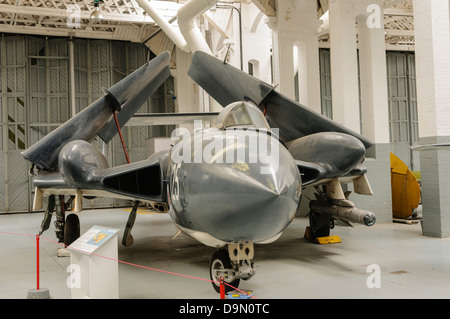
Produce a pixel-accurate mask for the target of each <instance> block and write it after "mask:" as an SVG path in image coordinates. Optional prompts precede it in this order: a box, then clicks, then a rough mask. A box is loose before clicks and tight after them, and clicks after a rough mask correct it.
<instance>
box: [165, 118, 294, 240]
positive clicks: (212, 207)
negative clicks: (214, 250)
mask: <svg viewBox="0 0 450 319" xmlns="http://www.w3.org/2000/svg"><path fill="white" fill-rule="evenodd" d="M167 176H168V179H169V182H168V187H167V188H168V189H167V192H168V199H169V206H170V211H169V212H170V216H171V217H172V219H173V220H174V222H175V224H176V225H177V226H178V227H179V228H180V229H181V230H182V231H184V232H185V233H187V234H189V235H190V236H192V237H194V238H195V239H197V240H199V241H200V242H202V243H204V244H205V245H208V246H213V247H221V246H224V245H225V244H227V243H236V242H254V243H260V242H271V241H273V240H275V239H277V238H278V236H279V235H280V234H281V232H282V231H283V230H284V229H285V228H286V227H287V226H288V225H289V224H290V223H291V221H292V220H293V218H294V216H295V213H296V210H297V208H298V205H299V202H300V194H301V178H300V173H299V170H298V168H297V166H296V164H295V161H294V159H293V157H292V156H291V154H290V153H289V151H288V150H287V149H286V148H285V147H284V146H283V145H282V144H281V143H280V141H279V139H278V137H277V136H275V135H273V133H272V132H270V131H266V130H258V129H255V128H247V127H234V128H233V129H226V130H220V129H215V128H211V129H206V130H201V131H198V132H195V133H194V134H192V136H191V135H190V134H185V135H184V136H183V138H182V139H180V140H179V141H178V142H177V143H176V144H175V145H174V147H173V148H172V150H171V152H170V156H169V161H168V174H167Z"/></svg>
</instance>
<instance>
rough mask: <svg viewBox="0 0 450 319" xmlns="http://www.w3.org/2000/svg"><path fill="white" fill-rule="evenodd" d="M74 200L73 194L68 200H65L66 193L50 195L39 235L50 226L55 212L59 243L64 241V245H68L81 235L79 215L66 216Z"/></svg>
mask: <svg viewBox="0 0 450 319" xmlns="http://www.w3.org/2000/svg"><path fill="white" fill-rule="evenodd" d="M56 198H58V201H56ZM73 200H74V197H73V196H71V197H70V198H69V200H68V201H67V202H65V199H64V195H58V196H55V195H51V196H49V198H48V204H47V209H46V211H45V214H44V220H43V221H42V224H41V229H40V231H39V235H42V233H43V232H44V231H46V230H47V229H48V228H49V226H50V222H51V219H52V216H53V213H54V212H56V220H55V223H54V225H55V235H56V238H57V239H58V243H63V244H64V246H65V247H67V246H69V245H70V244H72V243H73V242H74V241H75V240H76V239H77V238H78V237H80V220H79V218H78V215H76V214H69V215H67V217H66V211H67V209H68V208H69V207H70V205H71V204H72V202H73Z"/></svg>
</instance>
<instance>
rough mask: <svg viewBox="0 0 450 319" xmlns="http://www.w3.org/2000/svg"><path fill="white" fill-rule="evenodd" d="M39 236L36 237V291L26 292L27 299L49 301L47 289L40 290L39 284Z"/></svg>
mask: <svg viewBox="0 0 450 319" xmlns="http://www.w3.org/2000/svg"><path fill="white" fill-rule="evenodd" d="M39 239H40V237H39V235H36V289H30V290H28V294H27V299H50V292H49V291H48V289H47V288H40V284H39V280H40V278H39V263H40V260H39Z"/></svg>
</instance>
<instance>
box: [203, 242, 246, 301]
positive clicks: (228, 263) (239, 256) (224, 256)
mask: <svg viewBox="0 0 450 319" xmlns="http://www.w3.org/2000/svg"><path fill="white" fill-rule="evenodd" d="M253 256H254V250H253V244H252V243H236V244H229V245H228V250H227V249H219V250H216V251H215V252H214V254H213V255H212V257H211V261H210V263H209V275H210V278H211V280H212V286H213V288H214V290H215V291H216V292H217V293H220V280H221V278H223V280H224V282H225V292H229V291H232V290H235V289H236V288H238V287H239V283H240V280H241V279H243V280H249V279H250V278H251V277H253V275H254V274H255V268H254V267H253V262H252V261H251V259H253Z"/></svg>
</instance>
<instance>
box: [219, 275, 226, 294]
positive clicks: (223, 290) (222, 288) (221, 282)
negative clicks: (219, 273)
mask: <svg viewBox="0 0 450 319" xmlns="http://www.w3.org/2000/svg"><path fill="white" fill-rule="evenodd" d="M220 299H225V284H224V280H223V277H220Z"/></svg>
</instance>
